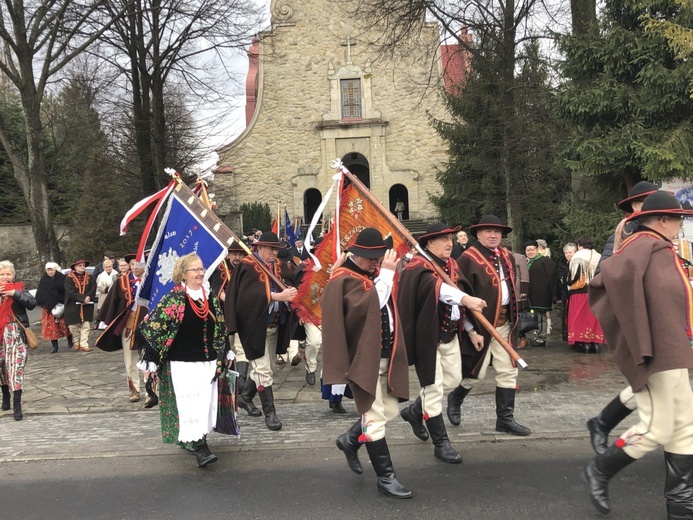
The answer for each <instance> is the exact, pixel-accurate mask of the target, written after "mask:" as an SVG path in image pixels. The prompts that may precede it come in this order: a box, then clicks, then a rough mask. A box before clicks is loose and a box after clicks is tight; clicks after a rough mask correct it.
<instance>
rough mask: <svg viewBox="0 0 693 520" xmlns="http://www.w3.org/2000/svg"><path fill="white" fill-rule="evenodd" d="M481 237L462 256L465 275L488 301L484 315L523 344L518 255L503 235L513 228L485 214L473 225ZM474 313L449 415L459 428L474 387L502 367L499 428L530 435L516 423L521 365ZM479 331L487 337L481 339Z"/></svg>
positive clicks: (498, 378) (505, 335)
mask: <svg viewBox="0 0 693 520" xmlns="http://www.w3.org/2000/svg"><path fill="white" fill-rule="evenodd" d="M469 231H470V233H472V235H475V236H476V242H475V243H474V244H472V245H471V246H470V247H469V248H468V249H467V250H466V251H465V252H464V253H463V254H462V256H460V257H459V258H458V259H457V263H458V265H459V267H460V271H461V273H462V275H463V276H464V277H465V278H466V279H467V281H468V282H469V284H470V286H471V290H472V293H473V294H474V295H475V296H478V297H479V298H482V299H484V300H485V301H486V302H488V307H486V308H485V309H484V310H483V314H484V317H485V318H486V319H487V320H488V321H489V322H491V323H492V324H493V326H494V327H495V328H496V331H498V333H499V334H500V335H501V336H502V337H503V338H508V341H509V343H511V344H513V345H515V344H517V336H518V328H519V327H518V322H519V319H518V306H517V301H518V298H519V291H518V290H519V284H518V283H517V280H516V279H515V259H514V258H513V256H512V255H511V254H510V253H509V252H508V251H506V250H505V249H503V248H502V247H500V241H501V238H502V237H503V234H505V233H509V232H510V231H512V228H510V227H509V226H506V225H505V224H502V223H501V221H500V219H499V218H498V217H496V216H495V215H485V216H483V217H482V218H481V220H480V221H479V223H478V224H475V225H473V226H470V228H469ZM474 322H475V320H474V318H473V317H467V318H466V319H465V325H464V328H465V330H466V332H467V333H466V334H462V337H461V343H462V382H461V383H460V386H458V387H457V388H456V389H455V390H453V391H452V392H450V394H449V395H448V419H450V422H451V423H452V424H453V425H454V426H458V425H459V424H460V422H461V413H460V407H461V405H462V402H463V401H464V398H465V397H466V396H467V394H468V393H469V391H470V390H471V389H472V386H474V384H475V383H476V382H477V381H479V380H480V379H484V378H485V377H486V370H487V369H488V366H489V365H491V364H492V365H493V368H494V369H495V371H496V416H497V419H496V431H499V432H506V433H510V434H511V435H519V436H526V435H529V434H530V433H531V431H530V429H529V428H527V427H525V426H522V425H520V424H518V423H517V422H515V418H514V412H515V389H516V385H517V372H518V369H517V366H516V365H515V364H514V363H513V361H512V359H511V358H510V355H509V354H508V353H507V352H506V351H505V350H504V349H503V348H502V347H501V345H500V343H498V341H496V340H495V339H494V338H493V337H492V336H491V334H490V332H488V331H487V330H485V329H484V328H481V327H476V328H475V327H474V326H473V325H472V324H473V323H474ZM476 335H481V336H482V337H483V340H484V341H483V343H481V342H479V340H478V338H475V336H476Z"/></svg>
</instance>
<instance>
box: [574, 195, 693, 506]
mask: <svg viewBox="0 0 693 520" xmlns="http://www.w3.org/2000/svg"><path fill="white" fill-rule="evenodd" d="M692 215H693V211H690V210H684V209H681V205H680V204H679V202H678V200H677V199H676V197H675V196H674V195H672V194H671V193H668V192H665V191H658V192H655V193H653V194H651V195H649V196H648V197H647V198H646V199H645V202H644V203H643V205H642V210H641V212H640V213H637V214H635V215H632V216H631V217H629V219H628V220H629V221H631V220H636V219H637V221H638V223H639V227H638V228H637V230H636V232H635V233H634V234H633V235H631V236H630V237H628V238H626V239H625V240H624V241H623V243H622V244H621V248H620V249H619V251H618V252H617V253H616V254H614V255H613V256H612V257H611V258H610V259H609V261H608V262H604V263H603V264H602V267H601V272H600V273H599V274H598V275H597V276H596V277H595V278H594V279H593V280H592V282H591V283H590V291H589V295H590V307H591V309H592V311H593V312H594V314H595V315H596V316H597V318H598V319H599V322H600V323H601V325H602V328H603V330H604V336H605V337H606V339H607V341H608V344H609V345H610V346H611V347H612V349H613V352H614V359H615V360H616V363H617V365H618V368H619V369H620V370H621V372H622V373H623V375H624V376H625V377H626V379H627V380H628V383H630V386H631V387H632V388H633V392H635V401H636V404H637V410H638V416H639V419H640V422H639V423H638V424H636V425H635V426H633V427H631V428H629V429H628V430H626V432H625V433H623V434H621V436H620V437H619V438H618V439H616V442H615V443H614V444H613V445H612V446H609V448H608V449H607V450H606V452H604V453H603V454H601V455H597V456H596V457H595V458H594V459H592V461H590V463H589V464H588V465H587V467H586V468H585V472H584V475H585V477H586V479H587V482H588V484H589V490H590V495H591V499H592V503H593V504H594V506H595V507H596V508H597V510H599V511H600V512H601V513H608V512H609V489H608V485H609V480H610V479H611V478H612V477H613V476H614V475H616V473H618V472H619V471H620V470H621V469H623V468H624V467H626V466H627V465H629V464H630V463H632V462H633V461H635V460H637V459H640V458H642V457H643V456H645V455H646V454H647V453H649V452H651V451H654V450H655V449H657V448H658V447H659V446H664V458H665V461H666V484H665V487H664V494H665V497H666V500H667V511H668V518H669V519H670V520H674V519H683V518H693V392H692V391H691V385H690V381H689V372H688V371H689V369H691V368H693V350H692V348H691V345H693V316H692V315H691V313H692V312H693V311H692V310H693V288H691V284H690V282H689V280H688V273H687V272H685V271H684V269H683V267H682V265H681V262H680V259H679V258H678V257H677V255H676V251H675V249H674V245H673V244H672V243H671V240H673V239H675V238H676V237H677V236H678V233H679V231H680V229H681V225H682V224H683V218H684V216H692Z"/></svg>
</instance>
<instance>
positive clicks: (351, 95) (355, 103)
mask: <svg viewBox="0 0 693 520" xmlns="http://www.w3.org/2000/svg"><path fill="white" fill-rule="evenodd" d="M341 87H342V119H360V118H361V80H360V79H343V80H341Z"/></svg>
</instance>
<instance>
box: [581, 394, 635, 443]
mask: <svg viewBox="0 0 693 520" xmlns="http://www.w3.org/2000/svg"><path fill="white" fill-rule="evenodd" d="M631 413H633V410H631V409H630V408H628V407H627V406H626V405H624V404H623V403H622V402H621V399H620V397H619V396H616V397H615V398H614V399H613V400H612V401H611V402H610V403H609V404H607V405H606V406H605V407H604V409H603V410H602V411H601V412H599V415H597V416H596V417H592V418H591V419H590V420H589V421H587V430H588V431H589V432H590V442H591V443H592V448H593V449H594V451H596V452H597V453H598V454H600V455H601V454H602V453H604V452H605V451H606V449H607V448H608V447H609V433H611V430H613V429H614V428H616V426H618V424H619V423H620V422H621V421H623V419H625V418H626V417H628V416H629V415H630V414H631Z"/></svg>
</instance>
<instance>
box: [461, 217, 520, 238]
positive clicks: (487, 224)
mask: <svg viewBox="0 0 693 520" xmlns="http://www.w3.org/2000/svg"><path fill="white" fill-rule="evenodd" d="M486 228H494V229H500V230H501V232H502V233H503V234H504V235H506V234H508V233H510V232H511V231H512V230H513V228H511V227H510V226H506V225H505V224H503V223H502V222H501V221H500V219H499V218H498V217H497V216H495V215H484V216H483V217H481V220H479V223H478V224H474V225H473V226H469V232H470V233H471V234H472V235H474V236H476V232H477V231H479V230H480V229H486Z"/></svg>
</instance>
